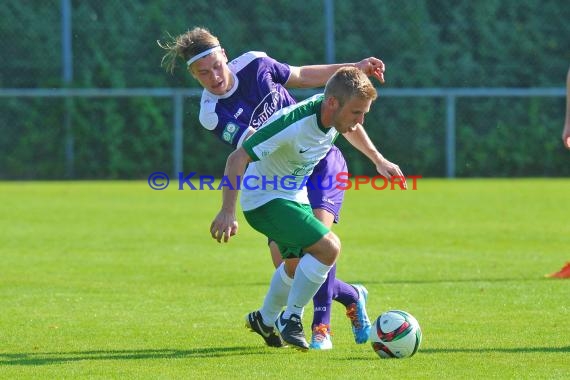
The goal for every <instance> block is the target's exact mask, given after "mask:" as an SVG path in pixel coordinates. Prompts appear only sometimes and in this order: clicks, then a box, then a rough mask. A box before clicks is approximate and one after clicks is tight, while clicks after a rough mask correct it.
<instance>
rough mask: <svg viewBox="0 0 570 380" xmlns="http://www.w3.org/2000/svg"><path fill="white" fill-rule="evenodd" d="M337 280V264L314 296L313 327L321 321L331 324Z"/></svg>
mask: <svg viewBox="0 0 570 380" xmlns="http://www.w3.org/2000/svg"><path fill="white" fill-rule="evenodd" d="M335 280H336V264H335V265H334V266H333V267H332V268H331V270H330V271H329V274H328V276H327V279H326V280H325V282H324V283H323V285H321V287H320V288H319V290H318V291H317V294H315V296H314V297H313V306H314V313H313V324H312V327H315V326H317V325H320V324H321V323H322V324H325V325H330V323H331V305H332V300H333V296H334V290H335V289H334V288H335V286H334V285H335V282H336V281H335Z"/></svg>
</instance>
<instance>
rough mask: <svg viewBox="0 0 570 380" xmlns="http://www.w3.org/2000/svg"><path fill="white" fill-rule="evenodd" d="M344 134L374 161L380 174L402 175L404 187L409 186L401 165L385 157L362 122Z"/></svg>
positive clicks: (389, 175) (353, 144)
mask: <svg viewBox="0 0 570 380" xmlns="http://www.w3.org/2000/svg"><path fill="white" fill-rule="evenodd" d="M343 136H344V137H345V138H346V139H347V140H348V142H349V143H350V144H351V145H352V146H353V147H355V148H356V149H357V150H359V151H360V152H361V153H362V154H364V155H365V156H366V157H368V159H369V160H370V161H372V162H373V163H374V165H375V166H376V171H377V172H378V173H379V174H380V175H382V176H384V177H386V178H390V177H393V176H397V177H401V178H402V183H403V186H404V188H405V189H407V188H408V186H407V184H406V180H405V177H404V174H403V173H402V170H400V167H399V166H398V165H396V164H394V163H392V162H390V161H388V160H387V159H386V158H384V156H383V155H382V154H381V153H380V152H379V151H378V149H377V148H376V146H375V145H374V143H373V142H372V140H370V137H368V134H367V133H366V131H365V130H364V127H363V126H362V125H361V124H358V125H357V126H356V128H355V129H354V130H353V131H351V132H347V133H344V134H343Z"/></svg>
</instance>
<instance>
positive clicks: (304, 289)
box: [283, 253, 332, 319]
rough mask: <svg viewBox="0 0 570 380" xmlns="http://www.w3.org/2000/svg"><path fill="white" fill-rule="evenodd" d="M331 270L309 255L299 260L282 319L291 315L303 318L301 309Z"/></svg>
mask: <svg viewBox="0 0 570 380" xmlns="http://www.w3.org/2000/svg"><path fill="white" fill-rule="evenodd" d="M331 268H332V266H328V265H325V264H323V263H321V262H320V261H319V260H317V259H315V258H314V257H313V256H312V255H311V254H309V253H306V254H305V256H303V257H302V258H301V260H300V261H299V265H298V266H297V270H296V271H295V278H294V279H293V285H292V286H291V291H290V292H289V298H288V299H287V308H286V309H285V312H284V313H283V318H284V319H288V318H289V317H290V316H291V314H297V315H299V316H300V317H302V316H303V308H304V307H305V305H306V304H308V303H309V301H310V300H311V299H312V298H313V297H314V296H315V294H316V293H317V290H319V288H320V287H321V285H322V284H323V283H324V282H325V280H326V279H327V274H328V273H329V270H331Z"/></svg>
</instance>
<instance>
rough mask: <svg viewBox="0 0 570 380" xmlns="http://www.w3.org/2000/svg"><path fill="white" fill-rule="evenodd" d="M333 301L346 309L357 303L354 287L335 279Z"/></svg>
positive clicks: (356, 293)
mask: <svg viewBox="0 0 570 380" xmlns="http://www.w3.org/2000/svg"><path fill="white" fill-rule="evenodd" d="M333 299H334V300H335V301H337V302H340V303H341V304H343V305H344V306H345V307H347V306H348V305H351V304H353V303H356V302H357V301H358V292H357V291H356V289H355V288H354V286H352V285H350V284H347V283H346V282H344V281H342V280H339V279H338V278H335V282H334V292H333Z"/></svg>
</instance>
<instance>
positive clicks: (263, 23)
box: [0, 0, 570, 179]
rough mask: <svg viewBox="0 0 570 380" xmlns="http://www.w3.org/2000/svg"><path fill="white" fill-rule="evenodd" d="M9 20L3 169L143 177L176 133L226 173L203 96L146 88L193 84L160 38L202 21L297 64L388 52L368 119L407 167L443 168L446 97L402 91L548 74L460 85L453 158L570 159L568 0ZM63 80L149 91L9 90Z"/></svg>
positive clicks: (226, 40)
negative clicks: (201, 116) (172, 65)
mask: <svg viewBox="0 0 570 380" xmlns="http://www.w3.org/2000/svg"><path fill="white" fill-rule="evenodd" d="M66 10H68V11H69V13H68V16H69V18H68V20H69V24H66V23H65V20H66ZM0 19H1V20H3V21H2V23H0V49H1V51H2V52H3V53H2V56H3V65H2V67H1V68H0V87H1V88H0V95H2V96H0V115H1V117H0V179H63V178H77V179H91V178H101V179H113V178H146V176H148V174H149V173H151V172H154V171H159V170H160V171H165V172H169V171H173V170H176V160H177V158H176V157H173V155H174V154H175V153H176V147H177V146H178V147H180V146H181V147H182V151H181V154H182V157H181V160H182V163H181V164H180V165H179V166H180V167H182V168H184V170H185V171H199V172H203V173H208V174H214V175H219V174H221V173H222V171H223V166H224V162H225V157H226V156H227V153H229V152H230V149H229V148H228V147H225V146H223V145H222V144H221V143H220V142H218V141H217V140H216V139H215V138H214V137H213V136H211V135H210V134H209V133H208V132H207V131H206V130H204V129H203V128H201V127H200V125H199V123H198V119H197V115H198V103H199V97H198V96H184V97H183V103H182V108H180V109H177V108H176V100H175V99H176V98H175V97H173V96H172V97H171V96H154V95H153V92H152V91H151V89H171V90H172V91H176V90H177V89H179V90H182V89H192V88H196V89H197V87H198V83H197V82H195V81H194V80H193V79H192V78H191V77H190V76H189V75H188V74H187V73H186V72H185V71H184V70H183V69H180V70H177V71H176V72H175V73H174V74H172V75H171V74H167V73H166V72H165V71H164V70H163V69H162V68H161V67H160V65H159V64H160V59H161V57H162V54H163V51H162V50H161V49H160V48H158V46H157V44H156V40H157V39H165V38H167V37H168V35H169V34H171V35H177V34H179V33H182V32H184V31H186V30H187V29H189V28H192V27H193V26H195V25H202V26H206V27H208V28H209V29H211V30H212V32H213V33H214V34H216V35H217V36H218V37H219V38H220V40H221V41H222V44H223V45H224V48H225V49H226V51H227V53H228V56H229V57H230V58H232V57H235V56H237V55H239V54H241V53H242V52H245V51H248V50H261V51H266V52H267V53H268V54H270V55H271V56H273V57H274V58H276V59H278V60H281V61H283V62H287V63H290V64H292V65H296V66H300V65H304V64H315V63H325V62H327V61H335V62H354V61H358V60H360V59H362V58H364V57H367V56H372V55H374V56H378V57H380V58H382V59H383V60H384V62H385V63H386V64H387V67H388V71H387V73H386V78H387V83H386V85H384V86H382V87H380V86H379V91H380V98H379V100H378V101H377V102H376V104H375V105H374V107H373V109H372V112H371V113H370V114H369V116H368V117H367V127H368V131H369V134H370V135H371V137H372V138H373V140H374V141H375V142H376V143H377V145H378V146H379V147H380V148H381V151H382V152H383V153H384V154H385V155H386V156H387V157H388V158H389V159H391V160H392V161H394V162H397V163H399V164H400V165H401V166H402V168H403V169H404V170H405V171H406V172H407V173H410V174H420V175H424V176H445V175H446V170H447V169H448V168H447V169H446V155H448V154H449V147H448V146H446V123H447V119H448V117H449V114H448V113H447V112H448V110H447V111H446V109H447V108H446V107H447V103H446V102H448V100H449V98H446V96H445V94H444V95H440V96H435V97H431V96H422V95H421V94H422V93H421V91H418V92H416V93H413V92H411V93H409V96H403V95H402V93H397V91H398V90H402V89H434V88H435V89H454V88H495V87H500V88H518V89H520V88H545V89H550V90H552V91H550V92H548V93H549V94H551V95H548V96H543V95H541V96H533V95H532V94H531V95H530V96H515V97H513V96H508V95H505V96H503V97H487V96H481V97H473V96H471V97H463V98H455V99H454V102H455V103H454V107H455V108H454V109H453V112H454V120H455V124H456V132H455V137H456V142H454V144H453V148H454V149H455V151H456V153H454V157H453V158H454V160H455V162H454V165H455V170H454V172H455V174H456V175H458V176H544V175H548V176H561V175H568V174H570V166H569V165H567V164H566V165H565V163H566V162H567V158H566V156H564V154H565V153H566V152H564V150H563V148H562V146H561V144H560V138H559V135H560V132H561V129H562V123H563V117H564V115H563V112H564V100H563V94H564V92H563V86H564V79H565V75H566V71H567V69H568V65H569V62H570V38H568V36H570V24H569V23H568V22H567V20H569V19H570V7H568V6H567V3H566V1H561V0H560V1H556V0H544V1H534V0H527V1H515V0H505V1H492V0H483V1H481V2H475V3H473V2H472V1H463V0H461V1H456V2H446V1H438V0H431V1H428V0H425V1H420V0H415V1H389V0H362V1H358V2H351V1H339V0H336V1H335V0H304V1H299V0H290V1H269V0H268V1H246V2H235V1H228V0H220V1H217V2H215V3H212V2H211V1H206V0H191V1H178V0H170V1H166V0H156V1H143V0H138V1H136V0H124V1H113V0H99V1H96V0H88V1H72V0H47V1H42V2H21V1H17V0H6V1H3V2H2V4H0ZM66 26H67V27H68V28H69V29H66ZM66 30H69V31H70V32H69V34H66ZM66 36H69V37H70V39H69V40H67V41H68V42H69V44H66V43H65V42H66ZM66 62H67V64H66ZM63 88H68V89H143V90H144V89H148V90H149V91H148V96H145V93H144V91H143V93H142V94H141V93H140V92H139V93H137V95H136V96H123V95H121V96H115V95H104V96H103V95H98V96H88V97H87V96H73V97H65V96H45V97H36V96H20V95H18V96H16V95H14V93H13V92H10V89H63ZM390 91H396V92H392V93H391V92H390ZM390 94H392V95H390ZM304 96H305V93H300V94H299V95H298V97H299V98H302V97H304ZM176 112H182V126H183V133H181V134H178V135H177V132H176V129H175V128H173V124H175V120H176ZM177 138H181V139H182V140H181V141H178V143H177V141H176V139H177ZM177 144H178V145H177ZM340 144H341V145H343V143H342V142H341V143H340ZM344 151H345V152H346V156H347V160H348V161H349V165H350V167H351V171H353V172H356V173H358V172H360V173H371V172H372V171H373V170H374V168H373V167H371V165H370V164H369V163H368V162H367V161H366V160H365V159H363V157H362V155H360V154H359V153H358V152H354V151H352V150H351V149H344ZM212 152H215V154H212ZM173 162H174V164H173Z"/></svg>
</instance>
